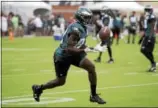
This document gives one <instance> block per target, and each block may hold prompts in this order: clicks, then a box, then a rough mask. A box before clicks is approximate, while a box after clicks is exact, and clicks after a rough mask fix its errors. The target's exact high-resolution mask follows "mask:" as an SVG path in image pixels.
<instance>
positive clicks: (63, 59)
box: [32, 8, 106, 104]
mask: <svg viewBox="0 0 158 108" xmlns="http://www.w3.org/2000/svg"><path fill="white" fill-rule="evenodd" d="M91 17H92V12H91V11H90V10H89V9H87V8H79V9H78V10H77V11H76V12H75V18H76V22H74V23H72V24H70V25H69V26H68V28H67V30H66V31H65V33H64V35H63V40H62V42H61V44H60V46H59V47H58V48H57V49H56V51H55V53H54V66H55V72H56V78H55V79H54V80H51V81H49V82H47V83H45V84H41V85H33V86H32V90H33V97H34V99H35V100H36V101H37V102H39V101H40V96H41V94H42V92H43V91H44V90H47V89H52V88H55V87H59V86H63V85H64V84H65V83H66V77H67V72H68V70H69V68H70V66H71V65H74V66H76V67H79V68H82V69H85V70H86V71H87V72H88V77H89V81H90V91H91V93H90V102H96V103H98V104H105V103H106V102H105V101H104V100H103V99H102V98H100V97H99V95H98V94H97V92H96V87H97V75H96V70H95V66H94V64H93V63H92V62H91V61H90V60H89V59H88V58H86V53H87V52H88V51H91V49H90V48H88V47H86V45H85V43H86V37H87V28H86V25H87V24H88V23H89V21H90V20H91Z"/></svg>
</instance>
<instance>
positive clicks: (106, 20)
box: [95, 7, 115, 63]
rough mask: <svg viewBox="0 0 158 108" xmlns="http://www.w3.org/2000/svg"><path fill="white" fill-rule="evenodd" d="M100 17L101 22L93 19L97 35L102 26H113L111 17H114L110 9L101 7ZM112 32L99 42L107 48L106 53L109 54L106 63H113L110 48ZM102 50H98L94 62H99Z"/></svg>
mask: <svg viewBox="0 0 158 108" xmlns="http://www.w3.org/2000/svg"><path fill="white" fill-rule="evenodd" d="M101 14H102V17H101V22H100V21H99V20H96V21H95V25H96V27H97V35H99V34H98V33H99V31H100V29H101V28H102V27H104V26H107V27H109V28H112V26H113V19H114V18H115V16H114V14H113V12H112V11H111V10H110V9H107V8H106V7H103V10H102V12H101ZM112 36H113V34H112V32H111V33H110V38H109V39H108V40H106V41H102V42H101V44H100V45H101V46H104V45H107V50H108V55H109V60H108V63H113V62H114V59H113V57H112V49H111V41H112ZM97 37H99V36H97ZM102 53H103V52H99V56H98V58H97V59H96V60H95V62H101V56H102Z"/></svg>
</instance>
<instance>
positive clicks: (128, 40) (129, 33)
mask: <svg viewBox="0 0 158 108" xmlns="http://www.w3.org/2000/svg"><path fill="white" fill-rule="evenodd" d="M130 37H131V30H130V27H128V39H127V43H128V44H130Z"/></svg>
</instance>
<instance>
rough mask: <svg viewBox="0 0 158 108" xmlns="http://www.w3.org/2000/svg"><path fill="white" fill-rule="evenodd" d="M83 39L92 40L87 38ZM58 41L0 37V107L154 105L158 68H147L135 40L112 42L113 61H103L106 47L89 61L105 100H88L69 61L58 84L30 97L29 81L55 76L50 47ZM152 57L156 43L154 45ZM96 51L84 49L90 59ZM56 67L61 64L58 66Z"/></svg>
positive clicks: (81, 77) (81, 76)
mask: <svg viewBox="0 0 158 108" xmlns="http://www.w3.org/2000/svg"><path fill="white" fill-rule="evenodd" d="M87 44H88V45H89V46H95V44H96V41H94V40H92V39H91V38H88V41H87ZM58 45H59V42H56V41H54V40H53V39H52V37H36V38H35V37H33V38H15V40H14V41H10V40H8V38H2V106H3V107H10V106H14V107H19V106H20V107H25V106H31V107H33V106H34V107H116V106H117V107H125V106H126V107H127V106H128V107H136V106H137V107H140V106H142V107H143V106H147V107H149V106H150V107H156V106H157V107H158V71H156V72H155V73H148V72H146V70H147V69H148V68H149V61H147V60H146V58H145V57H144V56H142V54H141V53H140V51H139V50H140V46H139V45H138V44H134V45H133V44H125V43H124V41H123V40H122V41H121V42H120V45H118V46H116V45H115V44H114V45H113V46H112V47H113V56H114V59H115V63H114V64H107V63H106V61H107V60H108V54H107V52H105V53H104V55H103V58H102V62H101V63H95V66H96V71H97V74H98V93H101V97H102V98H104V99H105V100H106V101H107V104H105V105H99V104H96V103H90V102H89V81H88V76H87V72H86V71H84V70H82V69H79V68H76V67H74V66H71V68H70V70H69V73H68V77H67V83H66V85H65V86H63V87H59V88H55V89H50V90H46V91H44V93H43V94H42V96H41V102H39V103H37V102H35V101H34V100H33V98H32V90H31V86H32V84H41V83H46V82H47V81H49V80H51V79H53V78H55V72H54V66H53V61H52V60H53V59H52V58H53V52H54V50H55V48H56V47H57V46H58ZM154 54H155V59H156V60H157V61H158V44H156V46H155V51H154ZM97 55H98V54H97V53H89V54H88V58H89V59H90V60H92V61H93V60H94V59H95V58H96V57H97ZM61 68H62V67H61Z"/></svg>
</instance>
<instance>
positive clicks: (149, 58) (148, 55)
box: [143, 51, 155, 64]
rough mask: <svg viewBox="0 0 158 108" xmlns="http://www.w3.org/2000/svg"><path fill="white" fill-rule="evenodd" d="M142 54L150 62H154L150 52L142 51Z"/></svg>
mask: <svg viewBox="0 0 158 108" xmlns="http://www.w3.org/2000/svg"><path fill="white" fill-rule="evenodd" d="M143 54H144V55H145V57H146V58H147V59H148V60H149V61H150V62H151V64H154V63H155V61H154V57H153V54H152V52H146V51H144V52H143Z"/></svg>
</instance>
